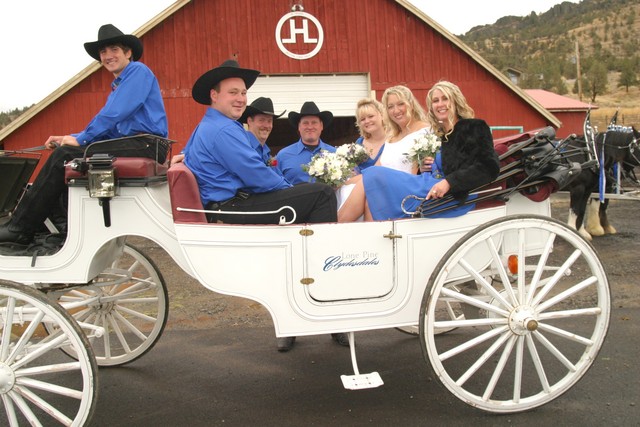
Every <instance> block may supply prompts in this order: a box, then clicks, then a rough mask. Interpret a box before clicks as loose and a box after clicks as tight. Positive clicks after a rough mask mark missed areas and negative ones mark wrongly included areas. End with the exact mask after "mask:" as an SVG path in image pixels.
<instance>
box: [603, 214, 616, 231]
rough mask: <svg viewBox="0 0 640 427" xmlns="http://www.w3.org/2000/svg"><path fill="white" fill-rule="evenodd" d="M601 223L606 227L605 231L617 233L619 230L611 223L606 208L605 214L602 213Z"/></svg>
mask: <svg viewBox="0 0 640 427" xmlns="http://www.w3.org/2000/svg"><path fill="white" fill-rule="evenodd" d="M600 225H601V226H602V228H603V229H604V232H605V233H607V234H616V233H617V232H618V231H617V230H616V229H615V228H614V227H613V225H611V224H610V223H609V218H608V217H607V211H606V210H605V211H604V213H603V214H601V215H600Z"/></svg>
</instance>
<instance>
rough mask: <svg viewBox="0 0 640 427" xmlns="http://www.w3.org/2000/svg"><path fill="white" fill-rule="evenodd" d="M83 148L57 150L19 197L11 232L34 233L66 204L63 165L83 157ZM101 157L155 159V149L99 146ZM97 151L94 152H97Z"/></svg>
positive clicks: (65, 147)
mask: <svg viewBox="0 0 640 427" xmlns="http://www.w3.org/2000/svg"><path fill="white" fill-rule="evenodd" d="M85 148H86V147H75V146H71V145H63V146H61V147H58V148H56V149H55V150H53V153H51V156H50V157H49V159H48V160H47V162H46V163H45V164H44V166H43V167H42V170H41V171H40V173H39V174H38V176H37V177H36V180H35V181H34V182H33V185H32V186H31V188H29V190H28V191H27V192H26V193H25V195H24V196H23V197H22V200H21V201H20V203H19V204H18V206H17V207H16V209H15V211H14V212H13V215H12V218H11V229H14V230H17V229H22V230H24V231H26V232H37V231H38V230H39V229H40V228H42V223H43V222H44V220H45V219H47V217H48V216H49V215H51V213H53V212H55V211H56V210H58V211H59V203H60V200H61V197H62V199H63V200H66V197H63V196H65V195H66V192H67V185H66V183H65V182H64V169H65V168H64V165H65V163H66V162H69V161H71V160H73V159H76V158H79V157H83V156H84V150H85ZM100 148H101V149H100V150H99V152H100V153H106V154H112V155H114V156H116V157H118V156H121V157H149V158H152V159H154V158H155V148H154V147H141V148H135V149H127V150H122V149H121V148H118V149H113V150H110V149H109V148H108V147H105V146H101V147H100ZM96 151H97V150H96Z"/></svg>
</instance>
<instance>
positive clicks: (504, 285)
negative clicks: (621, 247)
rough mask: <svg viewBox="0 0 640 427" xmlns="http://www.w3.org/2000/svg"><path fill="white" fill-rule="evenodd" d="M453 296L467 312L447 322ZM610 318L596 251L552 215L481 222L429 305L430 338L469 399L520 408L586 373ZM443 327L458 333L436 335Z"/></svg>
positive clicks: (442, 372) (443, 369) (445, 375)
mask: <svg viewBox="0 0 640 427" xmlns="http://www.w3.org/2000/svg"><path fill="white" fill-rule="evenodd" d="M507 251H509V252H507ZM510 268H511V270H510ZM443 301H448V302H456V303H458V304H460V305H461V307H462V309H463V311H464V318H462V319H457V320H438V316H436V314H435V313H436V310H437V308H438V307H440V306H441V305H442V302H443ZM609 314H610V296H609V285H608V282H607V277H606V274H605V272H604V269H603V267H602V265H601V263H600V261H599V260H598V258H597V256H596V253H595V251H594V249H593V247H592V246H591V245H590V244H589V243H588V242H587V241H585V240H584V239H583V238H582V237H580V236H579V235H578V234H577V233H576V232H575V231H574V230H573V229H570V228H569V227H567V226H566V225H564V224H562V223H560V222H558V221H556V220H553V219H551V218H547V217H538V216H522V215H518V216H511V217H506V218H501V219H498V220H495V221H492V222H489V223H487V224H485V225H483V226H480V227H478V228H476V229H475V230H473V231H472V232H470V233H468V234H467V235H466V236H465V237H463V238H462V239H460V240H459V241H458V242H457V243H456V245H454V246H453V247H452V248H450V250H449V251H448V252H447V254H446V255H445V256H444V257H443V258H442V260H441V261H440V263H439V264H438V266H437V267H436V269H435V270H434V273H433V275H432V276H431V278H430V279H429V284H428V286H427V289H426V291H425V296H424V298H423V302H422V307H421V309H420V331H421V335H420V343H421V346H422V353H423V356H424V357H425V360H426V361H427V363H428V364H429V366H430V368H431V370H432V371H433V373H434V374H435V375H436V376H437V377H438V378H439V379H440V381H441V383H442V385H443V386H444V387H446V388H447V389H448V390H449V391H450V392H451V393H453V394H454V395H455V396H456V397H458V398H459V399H460V400H462V401H464V402H465V403H467V404H469V405H471V406H474V407H478V408H480V409H483V410H485V411H489V412H498V413H510V412H519V411H525V410H528V409H532V408H535V407H538V406H540V405H543V404H545V403H547V402H550V401H552V400H553V399H555V398H556V397H558V396H560V395H562V394H563V393H564V392H566V391H567V390H569V389H570V388H571V387H572V386H573V385H574V384H575V383H576V382H578V380H580V378H582V376H583V375H584V374H585V373H586V372H587V370H588V369H589V368H590V367H591V364H592V362H593V361H594V360H595V358H596V356H597V354H598V352H599V350H600V348H601V346H602V343H603V341H604V339H605V335H606V332H607V328H608V325H609ZM439 328H440V329H442V328H456V330H455V331H452V332H450V333H448V334H446V335H442V336H438V337H437V338H436V336H435V335H436V331H437V330H438V329H439Z"/></svg>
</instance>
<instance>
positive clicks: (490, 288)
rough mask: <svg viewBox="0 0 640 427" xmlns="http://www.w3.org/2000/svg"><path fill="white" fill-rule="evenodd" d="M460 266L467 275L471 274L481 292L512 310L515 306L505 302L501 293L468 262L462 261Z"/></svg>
mask: <svg viewBox="0 0 640 427" xmlns="http://www.w3.org/2000/svg"><path fill="white" fill-rule="evenodd" d="M460 265H461V266H462V268H464V269H465V270H466V271H467V273H469V274H470V275H471V276H472V277H473V279H474V280H475V281H476V284H478V285H480V289H481V290H484V291H486V292H487V293H488V294H489V295H490V296H492V297H493V298H495V299H497V300H498V301H500V302H501V303H502V306H503V307H504V308H505V309H507V310H511V309H512V308H513V305H511V304H510V303H509V302H508V301H507V300H505V299H504V298H503V297H502V295H500V293H499V292H498V291H497V290H496V289H495V288H494V287H493V286H491V285H490V284H489V283H488V282H487V281H486V280H485V278H484V277H482V276H481V275H480V273H478V272H477V271H476V270H475V269H474V268H473V267H472V266H471V265H470V264H469V263H468V262H467V261H465V260H464V259H461V260H460Z"/></svg>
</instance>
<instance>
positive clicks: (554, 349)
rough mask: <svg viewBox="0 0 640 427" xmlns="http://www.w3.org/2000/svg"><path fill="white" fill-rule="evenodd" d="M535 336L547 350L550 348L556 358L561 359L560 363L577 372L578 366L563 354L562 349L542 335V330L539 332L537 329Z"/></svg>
mask: <svg viewBox="0 0 640 427" xmlns="http://www.w3.org/2000/svg"><path fill="white" fill-rule="evenodd" d="M533 336H535V337H536V339H537V340H538V341H540V343H541V344H542V345H543V346H544V347H545V348H546V349H547V350H549V352H550V353H551V354H552V355H554V356H555V357H556V359H558V360H559V361H560V363H562V364H563V365H564V366H565V367H566V368H567V369H569V370H570V371H571V372H575V370H576V366H575V365H574V364H573V363H571V361H570V360H569V359H567V358H566V357H565V355H564V354H562V351H560V350H559V349H558V348H557V347H556V346H555V345H553V344H552V343H551V341H549V340H548V339H547V338H546V337H545V336H544V335H542V334H541V333H540V332H537V331H536V332H534V333H533Z"/></svg>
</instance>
